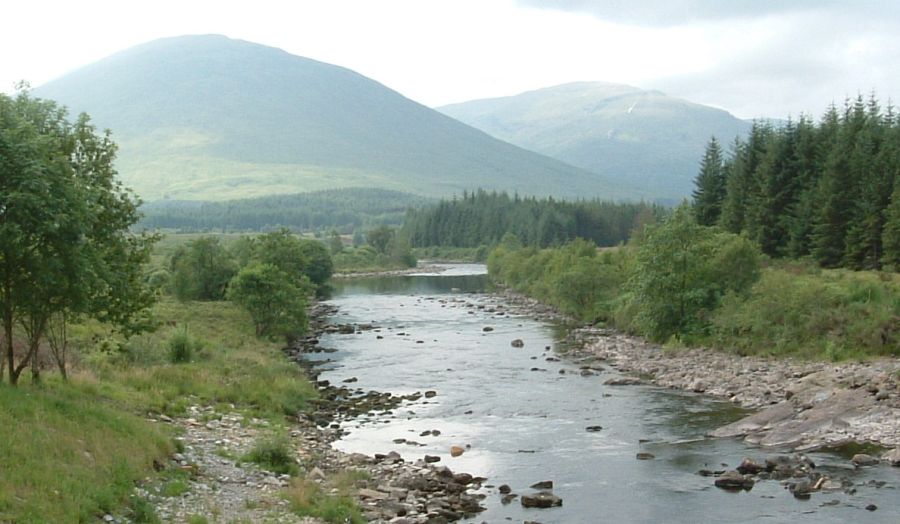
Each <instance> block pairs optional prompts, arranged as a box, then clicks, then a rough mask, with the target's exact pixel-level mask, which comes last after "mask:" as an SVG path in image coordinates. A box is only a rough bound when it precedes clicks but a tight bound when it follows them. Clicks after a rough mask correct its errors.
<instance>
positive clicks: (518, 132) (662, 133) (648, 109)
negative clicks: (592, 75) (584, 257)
mask: <svg viewBox="0 0 900 524" xmlns="http://www.w3.org/2000/svg"><path fill="white" fill-rule="evenodd" d="M438 109H439V111H442V112H443V113H445V114H447V115H450V116H452V117H453V118H456V119H458V120H460V121H462V122H465V123H467V124H469V125H471V126H473V127H477V128H478V129H481V130H483V131H485V132H487V133H488V134H490V135H492V136H495V137H497V138H500V139H502V140H506V141H508V142H511V143H513V144H516V145H518V146H521V147H524V148H526V149H530V150H533V151H537V152H539V153H543V154H545V155H548V156H551V157H553V158H557V159H559V160H562V161H564V162H567V163H570V164H572V165H575V166H578V167H581V168H584V169H587V170H590V171H593V172H595V173H598V174H602V175H607V176H610V177H613V178H615V179H616V180H619V181H623V182H627V183H630V184H633V185H637V186H639V187H643V188H645V189H646V190H647V192H648V193H649V194H650V196H651V197H652V198H665V199H680V198H682V197H685V196H687V195H689V194H690V191H691V190H692V188H693V183H692V181H693V178H694V176H696V174H697V170H698V165H699V160H700V158H701V156H702V155H703V151H704V147H705V145H706V143H707V142H708V141H709V138H710V137H711V136H713V135H715V136H716V137H717V138H719V140H720V141H722V142H723V143H724V144H725V145H726V147H727V144H729V143H730V142H731V141H732V140H733V139H734V137H735V136H737V135H741V134H744V133H745V132H746V131H747V130H748V129H749V128H750V124H748V123H747V122H744V121H742V120H739V119H737V118H735V117H734V116H732V115H731V114H729V113H727V112H725V111H722V110H719V109H714V108H711V107H707V106H702V105H699V104H693V103H691V102H687V101H685V100H680V99H677V98H672V97H668V96H666V95H664V94H662V93H660V92H658V91H644V90H641V89H638V88H635V87H630V86H625V85H618V84H607V83H601V82H578V83H572V84H564V85H560V86H555V87H548V88H545V89H539V90H536V91H529V92H527V93H522V94H520V95H516V96H511V97H503V98H493V99H485V100H474V101H471V102H463V103H461V104H453V105H449V106H444V107H441V108H438Z"/></svg>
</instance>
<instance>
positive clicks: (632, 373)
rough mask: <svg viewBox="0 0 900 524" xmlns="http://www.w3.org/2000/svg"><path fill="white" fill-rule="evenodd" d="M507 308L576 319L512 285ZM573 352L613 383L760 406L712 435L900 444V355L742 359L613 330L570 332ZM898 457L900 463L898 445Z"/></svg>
mask: <svg viewBox="0 0 900 524" xmlns="http://www.w3.org/2000/svg"><path fill="white" fill-rule="evenodd" d="M501 295H502V299H503V301H504V302H505V303H507V304H509V307H511V308H514V309H517V310H518V311H519V312H524V313H526V314H529V315H530V316H533V317H535V318H539V319H542V320H554V321H562V322H568V323H574V321H573V320H572V319H570V318H567V317H565V316H564V315H561V314H560V313H559V312H557V311H555V310H554V309H553V308H551V307H549V306H547V305H545V304H541V303H539V302H537V301H535V300H533V299H531V298H529V297H525V296H522V295H520V294H518V293H515V292H513V291H510V290H504V291H502V293H501ZM566 342H567V346H568V347H570V348H571V352H570V357H571V358H574V359H578V360H579V361H580V362H581V363H583V364H589V363H593V362H596V363H598V364H600V363H602V364H605V365H608V366H609V367H611V368H614V369H616V370H618V371H619V372H620V373H622V374H623V375H624V376H623V377H619V378H617V379H613V380H612V381H611V383H614V384H653V385H657V386H662V387H667V388H675V389H681V390H686V391H693V392H696V393H702V394H706V395H711V396H715V397H718V398H722V399H727V400H729V401H731V402H733V403H735V404H737V405H739V406H741V407H744V408H747V409H752V410H754V411H755V413H753V414H752V415H750V416H748V417H746V418H744V419H742V420H739V421H737V422H735V423H733V424H729V425H727V426H724V427H722V428H719V429H717V430H715V431H713V432H712V433H711V436H714V437H727V438H743V439H745V440H747V441H748V442H750V443H753V444H757V445H760V446H763V447H770V448H779V449H793V450H798V451H809V450H814V449H821V448H838V447H841V446H845V445H847V444H862V445H867V444H872V445H875V446H880V447H884V448H898V447H900V386H898V378H900V359H896V358H884V359H878V360H872V361H866V362H840V363H831V362H809V361H799V360H794V359H789V358H780V359H772V358H760V357H742V356H738V355H734V354H729V353H724V352H721V351H715V350H710V349H705V348H690V349H679V350H669V349H664V348H662V347H661V346H659V345H656V344H651V343H648V342H646V341H645V340H643V339H640V338H638V337H634V336H630V335H626V334H623V333H620V332H617V331H614V330H609V329H599V328H595V327H581V328H577V329H573V330H571V332H570V333H569V336H568V340H567V341H566ZM890 453H892V454H891V455H888V454H886V456H889V457H893V460H889V459H886V460H888V461H891V462H892V463H895V464H898V465H900V460H897V458H898V457H897V455H898V454H900V452H898V451H896V450H894V451H892V452H890Z"/></svg>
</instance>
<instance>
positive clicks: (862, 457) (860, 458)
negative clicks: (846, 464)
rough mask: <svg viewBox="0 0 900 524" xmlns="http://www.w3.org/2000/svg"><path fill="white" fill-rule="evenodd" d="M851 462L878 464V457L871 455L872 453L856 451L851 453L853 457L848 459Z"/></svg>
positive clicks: (856, 463) (866, 464) (856, 464)
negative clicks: (854, 453)
mask: <svg viewBox="0 0 900 524" xmlns="http://www.w3.org/2000/svg"><path fill="white" fill-rule="evenodd" d="M850 461H851V462H853V465H854V466H857V467H859V466H874V465H875V464H878V459H877V458H875V457H873V456H872V455H867V454H865V453H857V454H856V455H853V458H852V459H850Z"/></svg>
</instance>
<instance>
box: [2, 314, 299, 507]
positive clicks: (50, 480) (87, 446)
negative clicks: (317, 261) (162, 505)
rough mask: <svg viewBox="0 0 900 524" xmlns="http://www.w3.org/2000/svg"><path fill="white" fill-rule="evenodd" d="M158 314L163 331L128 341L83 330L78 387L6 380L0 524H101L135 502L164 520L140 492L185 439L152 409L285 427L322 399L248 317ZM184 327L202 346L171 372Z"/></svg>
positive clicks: (182, 483) (79, 329)
mask: <svg viewBox="0 0 900 524" xmlns="http://www.w3.org/2000/svg"><path fill="white" fill-rule="evenodd" d="M154 314H155V317H156V318H157V319H158V320H159V321H160V324H161V327H160V328H159V329H157V330H156V331H155V332H153V333H147V334H143V335H140V336H138V337H134V338H132V339H131V340H128V341H125V340H123V339H121V338H120V337H118V336H116V335H114V334H112V333H110V332H109V330H108V329H104V328H103V327H102V326H99V325H97V324H94V323H87V324H83V325H79V326H74V327H73V329H72V331H71V333H70V340H71V345H72V348H73V353H74V354H75V355H77V358H76V359H75V361H76V362H75V365H74V366H73V367H72V369H71V370H70V380H69V382H63V381H62V380H60V379H59V378H58V377H57V376H56V374H55V373H52V372H49V371H48V372H45V374H44V383H43V385H42V386H34V385H32V384H30V383H29V382H28V380H27V377H26V380H23V381H22V383H20V386H19V387H18V388H12V387H10V386H7V385H5V384H0V465H2V467H0V522H21V523H27V522H77V521H94V520H96V518H97V517H98V516H102V515H103V514H105V513H108V512H118V513H119V514H121V513H129V511H128V510H126V509H125V506H126V505H129V503H130V505H131V511H130V512H131V513H133V514H134V515H136V516H138V517H140V518H134V520H135V521H141V519H143V521H144V522H155V520H154V518H155V517H154V516H153V514H152V508H148V507H146V506H147V505H146V504H142V503H141V501H140V500H136V499H133V498H131V500H130V495H131V493H132V491H133V488H134V486H135V484H136V483H137V482H138V481H140V480H142V479H144V478H147V477H153V476H155V475H157V474H156V473H155V471H154V468H153V464H154V461H157V462H158V463H166V462H167V457H168V456H169V455H171V454H172V453H173V452H174V451H175V450H176V443H175V442H174V441H173V439H172V435H171V434H170V432H169V431H167V429H166V428H167V427H166V426H164V425H160V424H155V423H152V422H150V421H148V420H147V418H146V415H147V413H148V412H156V413H166V414H169V415H178V414H181V413H183V412H184V411H185V410H186V408H187V407H188V406H190V405H192V404H200V405H223V404H224V405H226V407H227V409H229V410H231V409H232V405H233V406H234V408H233V409H236V410H238V411H241V412H244V413H246V414H247V415H250V416H254V417H258V418H263V419H266V420H269V421H275V422H277V423H283V422H284V420H285V416H293V415H296V414H297V413H298V412H299V411H301V410H303V409H304V408H305V406H306V403H307V401H308V400H309V399H311V398H312V397H314V396H315V388H314V386H313V385H312V384H310V382H309V380H308V378H307V377H306V375H305V374H304V373H303V371H302V370H301V369H300V367H299V366H297V365H296V364H292V363H290V362H289V361H288V360H287V359H285V357H284V355H283V354H282V353H281V351H280V348H279V345H278V344H274V343H271V342H269V341H266V340H260V339H258V338H256V337H255V336H254V334H253V324H252V322H251V321H250V318H249V316H248V315H247V313H246V312H245V311H243V310H242V309H240V308H238V307H236V306H234V305H232V304H230V303H227V302H197V303H180V302H177V301H175V300H174V299H166V298H164V299H162V300H161V301H160V302H159V303H158V304H157V305H156V307H155V309H154ZM185 326H186V328H187V330H188V331H189V333H190V334H191V336H192V337H196V338H198V339H201V340H203V341H204V347H203V350H202V351H199V352H194V354H193V355H192V359H191V361H190V362H186V363H180V364H171V363H170V362H169V358H168V352H169V346H168V344H169V341H170V339H171V338H172V337H173V335H175V334H177V333H178V332H179V330H181V329H184V327H185ZM26 375H27V374H26ZM186 486H187V481H186V479H180V478H172V479H168V480H167V482H166V484H165V487H164V489H165V490H166V492H167V493H168V494H170V495H172V496H177V495H179V494H181V493H183V491H184V489H185V488H186Z"/></svg>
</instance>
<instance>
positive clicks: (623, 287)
mask: <svg viewBox="0 0 900 524" xmlns="http://www.w3.org/2000/svg"><path fill="white" fill-rule="evenodd" d="M488 270H489V272H490V275H491V276H492V277H493V278H494V279H496V280H498V281H500V282H502V283H504V284H506V285H508V286H510V287H513V288H514V289H516V290H518V291H520V292H523V293H525V294H528V295H530V296H533V297H535V298H537V299H539V300H541V301H544V302H547V303H549V304H553V305H555V306H556V307H558V308H560V309H561V310H563V311H565V312H567V313H569V314H570V315H573V316H575V317H578V318H581V319H582V320H585V321H588V322H598V323H602V324H605V325H609V326H614V327H616V328H618V329H621V330H624V331H628V332H631V333H634V334H638V335H641V336H645V337H647V338H649V339H651V340H654V341H658V342H667V341H670V342H674V343H675V344H677V345H700V346H705V347H716V348H721V349H725V350H728V351H734V352H736V353H739V354H766V355H785V354H791V355H800V356H803V357H810V358H819V359H832V360H839V359H845V358H858V357H865V356H872V355H893V356H897V355H900V331H898V330H897V318H900V275H895V274H891V273H883V272H874V271H859V272H857V271H849V270H846V269H838V270H829V269H821V268H818V267H817V266H815V265H813V264H804V263H797V262H778V263H776V264H775V265H770V266H768V267H766V259H765V257H763V256H762V253H761V252H760V250H759V247H758V246H757V245H756V243H755V242H752V241H751V240H749V239H748V238H746V236H743V235H736V234H734V233H728V232H725V231H723V230H722V229H721V228H718V227H708V226H703V225H700V224H698V223H697V220H696V218H695V217H694V213H693V210H692V209H691V208H689V207H687V206H682V207H680V208H678V209H676V210H675V212H674V213H673V215H672V216H671V217H669V218H667V219H666V220H664V221H663V222H662V223H660V224H656V225H651V226H648V227H647V228H646V229H645V230H644V231H643V232H642V233H641V234H639V235H637V236H636V238H635V239H634V240H633V241H632V242H630V243H629V244H628V245H625V246H621V247H617V248H611V249H607V250H600V251H598V250H597V248H596V246H594V245H593V244H591V243H590V242H586V241H584V240H576V241H573V242H571V243H569V244H566V245H565V246H562V247H558V248H550V249H536V248H529V247H523V246H521V244H520V243H519V242H518V241H517V239H515V237H513V236H512V235H510V236H508V237H507V238H505V239H504V240H503V241H502V242H501V243H500V245H499V246H498V247H497V248H496V249H494V251H492V253H491V255H490V256H489V258H488Z"/></svg>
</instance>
